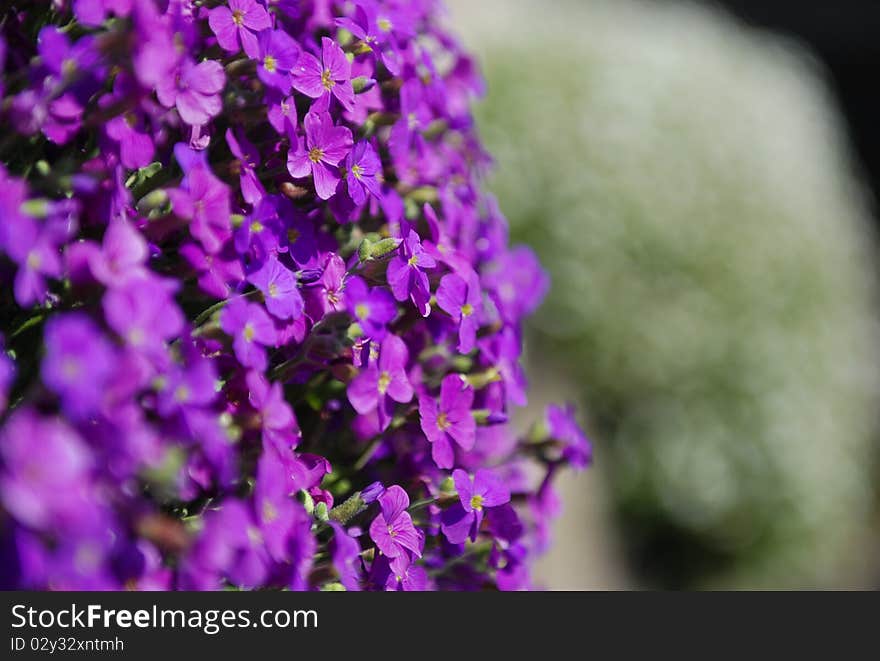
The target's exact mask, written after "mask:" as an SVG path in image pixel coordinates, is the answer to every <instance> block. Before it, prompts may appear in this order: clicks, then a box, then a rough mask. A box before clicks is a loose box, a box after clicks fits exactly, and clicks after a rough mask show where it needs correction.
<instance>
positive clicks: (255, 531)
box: [247, 526, 263, 546]
mask: <svg viewBox="0 0 880 661" xmlns="http://www.w3.org/2000/svg"><path fill="white" fill-rule="evenodd" d="M247 536H248V539H249V540H250V541H251V544H254V545H255V546H257V545H260V544H262V543H263V534H262V533H261V532H260V530H259V528H255V527H254V526H248V529H247Z"/></svg>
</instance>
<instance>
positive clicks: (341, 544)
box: [330, 521, 361, 592]
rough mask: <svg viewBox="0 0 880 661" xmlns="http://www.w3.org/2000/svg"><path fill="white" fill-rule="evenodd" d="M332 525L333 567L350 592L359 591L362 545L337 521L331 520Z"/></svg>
mask: <svg viewBox="0 0 880 661" xmlns="http://www.w3.org/2000/svg"><path fill="white" fill-rule="evenodd" d="M330 526H331V527H332V528H333V540H332V542H331V547H330V549H331V556H330V557H331V560H332V561H333V568H334V569H335V570H336V573H337V575H338V576H339V582H340V583H342V585H343V587H344V588H345V589H346V590H348V591H349V592H359V591H360V589H361V584H360V575H361V545H360V544H358V542H357V540H356V539H354V538H353V537H351V536H349V534H348V532H347V531H346V530H345V528H343V527H342V526H341V525H339V524H338V523H336V522H335V521H331V522H330Z"/></svg>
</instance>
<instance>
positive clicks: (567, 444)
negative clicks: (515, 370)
mask: <svg viewBox="0 0 880 661" xmlns="http://www.w3.org/2000/svg"><path fill="white" fill-rule="evenodd" d="M547 426H548V427H549V432H550V437H551V438H552V439H554V440H556V441H558V442H559V443H561V444H562V458H563V459H565V460H566V461H568V462H569V463H570V464H571V465H572V466H574V467H575V468H580V469H584V468H586V467H587V466H589V465H590V463H591V462H592V461H593V448H592V445H591V444H590V441H589V439H588V438H587V435H586V434H584V431H583V429H581V427H580V425H579V424H578V423H577V420H576V419H575V410H574V406H573V405H571V404H568V405H566V406H558V405H556V404H550V405H549V406H548V407H547Z"/></svg>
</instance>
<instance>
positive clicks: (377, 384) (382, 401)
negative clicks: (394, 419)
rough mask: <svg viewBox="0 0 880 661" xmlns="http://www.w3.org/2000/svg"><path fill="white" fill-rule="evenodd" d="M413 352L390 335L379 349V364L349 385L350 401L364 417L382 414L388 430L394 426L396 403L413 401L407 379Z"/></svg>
mask: <svg viewBox="0 0 880 661" xmlns="http://www.w3.org/2000/svg"><path fill="white" fill-rule="evenodd" d="M408 359H409V351H408V350H407V348H406V345H405V344H404V343H403V340H401V339H400V338H399V337H397V336H396V335H388V336H387V337H386V338H385V339H384V340H383V341H382V345H381V347H380V349H379V358H378V360H374V361H371V362H370V364H369V365H368V366H367V367H366V368H365V369H363V370H362V371H361V373H360V374H358V375H357V376H356V377H355V378H354V380H353V381H352V382H351V383H350V384H349V385H348V401H349V402H351V405H352V406H353V407H354V410H355V411H357V412H358V413H360V414H362V415H364V414H367V413H371V412H373V411H378V414H379V424H380V426H381V427H382V429H384V428H385V427H387V426H388V424H389V423H390V422H391V414H392V412H393V408H394V402H399V403H401V404H405V403H407V402H409V401H410V400H412V398H413V388H412V384H410V382H409V377H407V375H406V363H407V360H408Z"/></svg>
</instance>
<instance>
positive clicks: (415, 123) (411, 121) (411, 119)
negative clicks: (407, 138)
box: [406, 112, 419, 131]
mask: <svg viewBox="0 0 880 661" xmlns="http://www.w3.org/2000/svg"><path fill="white" fill-rule="evenodd" d="M406 123H407V126H409V130H410V131H414V130H415V129H417V128H418V127H419V118H418V117H417V116H416V114H415V113H414V112H411V113H409V114H408V115H407V116H406Z"/></svg>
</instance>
